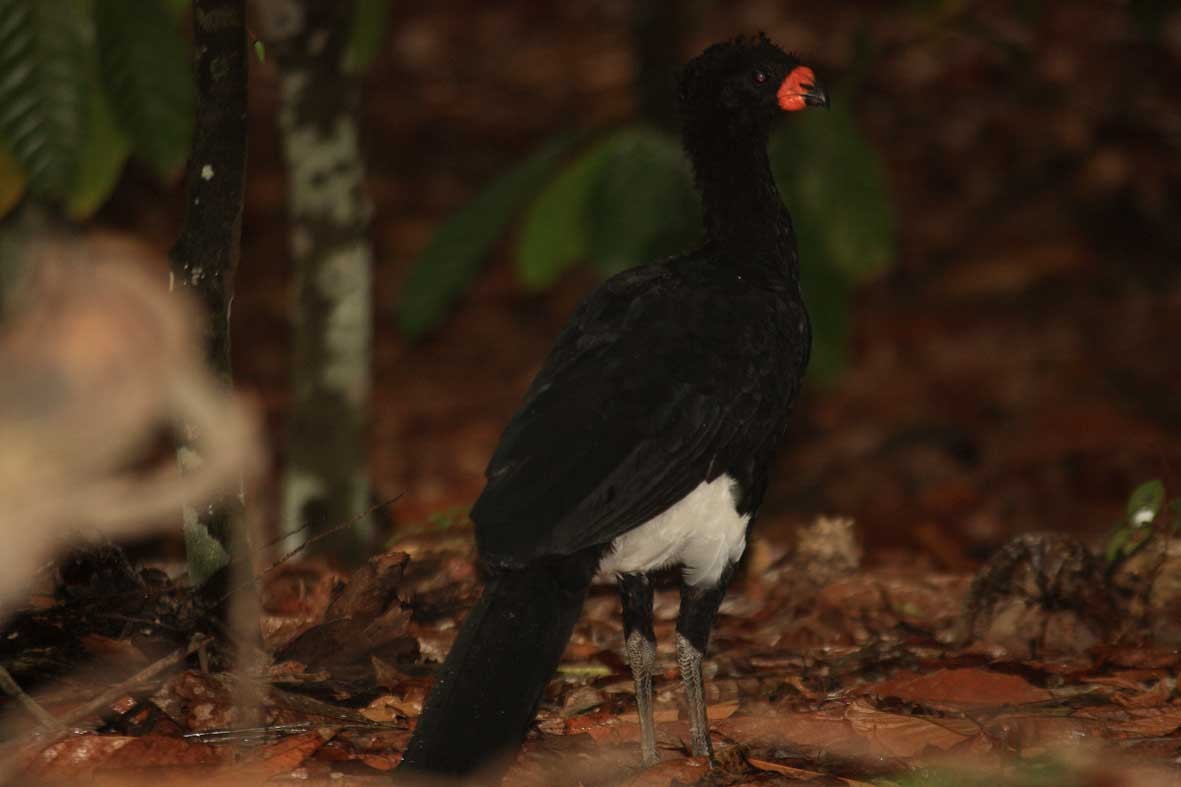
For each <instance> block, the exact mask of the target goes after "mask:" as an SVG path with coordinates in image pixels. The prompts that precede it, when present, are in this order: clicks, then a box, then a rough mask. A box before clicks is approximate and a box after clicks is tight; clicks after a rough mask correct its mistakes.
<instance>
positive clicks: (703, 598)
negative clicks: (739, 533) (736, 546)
mask: <svg viewBox="0 0 1181 787" xmlns="http://www.w3.org/2000/svg"><path fill="white" fill-rule="evenodd" d="M729 581H730V572H729V571H727V572H726V573H725V574H723V575H722V577H721V579H720V580H719V581H718V584H717V585H715V586H714V587H709V588H700V587H691V586H689V585H686V584H684V583H682V584H681V611H680V612H679V613H678V616H677V663H679V664H680V666H681V680H682V681H683V682H684V684H685V698H686V700H687V701H688V703H689V734H690V736H691V738H692V742H693V756H694V757H709V760H710V763H712V762H713V758H714V752H713V745H712V744H711V743H710V739H709V717H708V716H707V714H706V702H705V683H704V679H703V678H702V674H701V662H702V660H703V659H704V658H705V653H706V651H707V650H708V648H709V632H710V629H712V628H713V624H714V617H715V616H716V615H717V612H718V607H719V606H721V604H722V599H723V598H724V597H725V595H726V586H727V584H729Z"/></svg>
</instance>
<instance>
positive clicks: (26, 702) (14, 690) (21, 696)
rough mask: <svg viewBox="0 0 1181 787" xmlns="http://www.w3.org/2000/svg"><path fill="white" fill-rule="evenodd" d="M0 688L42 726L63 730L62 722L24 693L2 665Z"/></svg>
mask: <svg viewBox="0 0 1181 787" xmlns="http://www.w3.org/2000/svg"><path fill="white" fill-rule="evenodd" d="M0 689H4V691H5V693H6V694H8V696H10V697H13V698H15V699H16V700H17V701H19V702H20V704H21V705H23V706H25V710H27V711H28V712H29V713H31V714H32V715H33V716H35V717H36V718H37V721H38V722H40V723H41V726H42V727H45V728H46V729H48V730H50V731H51V732H54V733H59V732H64V731H65V727H64V726H63V725H62V723H61V722H60V721H58V720H57V719H56V718H55V717H54V715H53V714H52V713H50V712H49V711H47V710H45V708H42V707H41V705H40V704H38V702H37V701H36V700H35V699H33V698H32V697H30V696H29V695H28V694H26V693H25V690H24V689H22V688H21V687H20V684H18V683H17V682H16V680H15V679H14V678H13V677H12V675H11V673H9V671H8V670H6V669H5V668H4V667H0Z"/></svg>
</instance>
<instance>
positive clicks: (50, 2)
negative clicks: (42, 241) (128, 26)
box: [0, 0, 89, 198]
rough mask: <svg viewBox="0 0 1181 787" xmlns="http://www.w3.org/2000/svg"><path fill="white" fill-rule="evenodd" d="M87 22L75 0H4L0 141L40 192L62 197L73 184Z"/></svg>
mask: <svg viewBox="0 0 1181 787" xmlns="http://www.w3.org/2000/svg"><path fill="white" fill-rule="evenodd" d="M88 22H89V17H88V16H87V15H86V14H82V13H79V7H78V4H77V3H76V2H75V0H0V144H3V145H4V147H6V148H7V149H8V151H9V152H10V153H11V154H12V157H13V158H14V159H16V161H18V162H19V163H20V165H21V168H22V169H23V170H24V173H25V177H26V178H27V181H28V187H29V191H30V192H32V193H33V194H35V195H37V196H43V197H50V198H60V197H62V196H64V195H65V194H66V193H67V192H68V191H69V189H70V187H71V186H72V185H73V178H74V168H75V166H76V162H77V153H78V149H79V148H80V147H81V144H82V139H83V136H84V134H85V114H86V102H85V95H84V93H83V91H84V88H85V84H86V78H85V74H86V68H87V64H88V49H87V39H86V35H85V33H86V25H87V24H88Z"/></svg>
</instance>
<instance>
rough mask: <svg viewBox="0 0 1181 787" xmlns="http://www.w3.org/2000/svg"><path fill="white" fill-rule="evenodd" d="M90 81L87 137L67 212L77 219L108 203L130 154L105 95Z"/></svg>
mask: <svg viewBox="0 0 1181 787" xmlns="http://www.w3.org/2000/svg"><path fill="white" fill-rule="evenodd" d="M91 84H92V86H93V88H92V89H91V90H90V95H89V97H88V104H89V106H90V118H89V122H88V123H87V126H86V129H87V130H86V140H85V142H84V143H83V145H82V149H81V151H80V153H79V156H80V158H79V161H78V169H77V171H76V172H75V173H74V188H73V189H72V190H71V192H70V194H69V197H68V198H67V199H66V212H67V213H69V215H70V218H72V219H74V220H75V221H81V220H82V219H85V218H88V217H89V216H90V215H91V214H93V213H94V212H95V211H96V210H98V209H99V207H100V206H101V205H102V204H103V203H104V202H106V200H107V197H109V196H110V195H111V192H112V191H113V190H114V189H115V184H117V183H118V182H119V175H120V174H121V173H122V172H123V165H124V164H125V163H126V162H127V157H128V156H129V155H130V153H131V143H130V142H129V141H128V139H127V137H126V136H125V135H124V134H123V132H122V131H120V130H119V127H118V125H116V123H115V119H114V117H112V116H111V107H110V104H108V102H107V98H106V95H105V94H104V93H103V91H102V90H100V89H98V86H97V84H95V82H94V81H92V83H91Z"/></svg>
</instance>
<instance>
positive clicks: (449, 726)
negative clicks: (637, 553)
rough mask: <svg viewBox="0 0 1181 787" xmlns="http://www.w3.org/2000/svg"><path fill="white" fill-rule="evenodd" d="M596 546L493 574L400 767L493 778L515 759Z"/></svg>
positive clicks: (591, 570) (570, 624) (582, 593)
mask: <svg viewBox="0 0 1181 787" xmlns="http://www.w3.org/2000/svg"><path fill="white" fill-rule="evenodd" d="M598 563H599V554H598V550H593V551H592V552H581V553H578V554H576V555H572V556H570V557H563V558H557V559H552V560H547V561H544V562H540V561H539V562H538V563H535V564H533V565H531V566H529V567H527V568H523V569H512V570H502V571H499V572H498V573H496V574H495V575H493V576H492V577H491V578H490V579H489V581H488V584H487V585H486V586H485V587H484V593H483V595H481V596H480V600H479V601H477V602H476V606H475V607H473V608H472V611H471V612H470V613H469V614H468V616H467V620H465V621H464V624H463V628H462V629H460V631H459V637H458V638H457V639H456V640H455V645H454V646H453V647H452V648H451V653H450V654H448V656H447V660H446V661H445V662H444V663H443V667H442V669H440V671H439V675H438V678H437V679H436V682H435V687H434V688H433V689H432V690H431V693H430V696H428V697H427V701H426V706H425V707H424V708H423V711H422V716H421V717H420V718H419V720H418V726H417V727H416V728H415V730H414V737H413V738H411V739H410V745H409V746H408V747H407V749H406V754H405V757H404V758H403V760H402V767H401V768H399V773H400V774H403V775H405V774H406V772H407V771H409V772H410V773H424V774H439V775H450V776H463V775H468V774H472V773H473V772H477V771H478V772H479V775H480V776H481V777H484V778H488V779H489V780H492V779H495V778H496V777H497V775H498V774H499V773H501V772H502V771H503V769H505V768H507V767H508V766H509V765H510V764H511V762H512V756H513V755H515V754H516V752H517V750H518V749H519V747H520V745H521V741H522V740H523V739H524V737H525V733H526V732H527V731H528V729H529V723H530V722H531V721H533V716H534V714H535V713H536V712H537V705H538V703H539V702H540V701H541V693H542V691H543V690H544V689H545V685H546V683H548V682H549V679H550V678H551V677H552V676H553V674H554V671H555V670H556V669H557V667H558V660H559V659H560V658H561V657H562V651H563V650H565V649H566V643H567V642H568V641H569V640H570V634H571V632H573V630H574V624H575V623H576V622H577V620H578V615H579V613H580V612H581V610H582V602H583V600H584V599H585V598H586V593H587V590H588V589H589V588H590V583H591V579H592V578H593V577H594V574H595V571H596V569H597V568H598Z"/></svg>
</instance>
